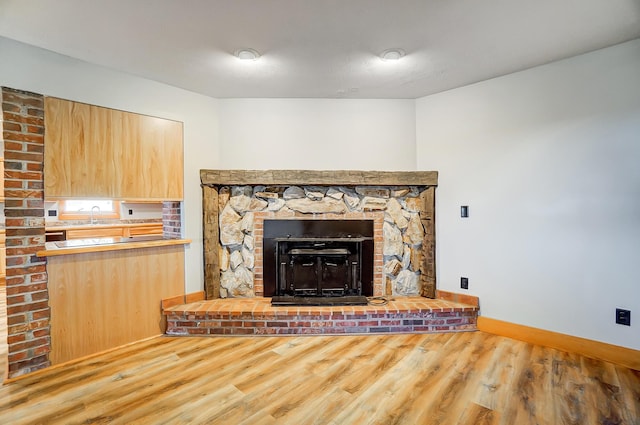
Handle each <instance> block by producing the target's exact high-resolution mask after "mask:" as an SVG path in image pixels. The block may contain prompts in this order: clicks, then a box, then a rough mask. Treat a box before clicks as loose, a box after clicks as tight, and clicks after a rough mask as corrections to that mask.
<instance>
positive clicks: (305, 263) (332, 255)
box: [276, 238, 363, 296]
mask: <svg viewBox="0 0 640 425" xmlns="http://www.w3.org/2000/svg"><path fill="white" fill-rule="evenodd" d="M362 242H363V239H362V238H277V239H276V253H277V254H276V262H277V264H278V270H277V279H276V280H277V288H276V293H277V294H278V295H290V296H349V295H362V282H361V281H360V275H361V270H360V266H361V264H362V261H361V259H360V254H361V251H362Z"/></svg>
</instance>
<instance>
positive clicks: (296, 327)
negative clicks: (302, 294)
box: [163, 295, 478, 336]
mask: <svg viewBox="0 0 640 425" xmlns="http://www.w3.org/2000/svg"><path fill="white" fill-rule="evenodd" d="M203 297H204V295H203ZM197 298H198V297H197V296H196V297H195V298H194V297H193V296H192V297H191V298H190V299H187V300H182V299H180V297H178V298H173V299H170V300H164V301H163V311H164V314H165V316H166V318H167V332H166V333H167V335H183V336H187V335H285V334H290V335H291V334H293V335H301V334H329V335H331V334H335V335H340V334H380V333H431V332H457V331H472V330H475V329H476V320H477V315H478V305H477V299H475V298H474V297H465V299H463V300H462V301H465V302H469V303H470V304H464V303H461V302H455V301H450V300H446V299H428V298H424V297H400V298H396V299H395V300H394V301H390V302H389V304H387V305H385V306H349V307H272V306H271V304H270V301H271V300H270V298H261V297H258V298H245V299H217V300H201V301H194V299H197ZM449 298H451V297H449ZM185 301H187V302H188V303H187V304H184V302H185ZM189 301H193V302H189ZM176 304H177V305H176Z"/></svg>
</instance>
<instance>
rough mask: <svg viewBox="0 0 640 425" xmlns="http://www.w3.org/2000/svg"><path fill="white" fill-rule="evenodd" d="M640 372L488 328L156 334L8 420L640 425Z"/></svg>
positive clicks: (57, 383)
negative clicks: (246, 334)
mask: <svg viewBox="0 0 640 425" xmlns="http://www.w3.org/2000/svg"><path fill="white" fill-rule="evenodd" d="M639 412H640V372H638V371H632V370H630V369H626V368H624V367H620V366H615V365H612V364H610V363H606V362H601V361H597V360H590V359H586V358H584V357H582V356H580V355H577V354H571V353H563V352H560V351H557V350H555V349H550V348H545V347H541V346H534V345H530V344H527V343H524V342H520V341H515V340H511V339H508V338H505V337H501V336H496V335H489V334H485V333H483V332H473V333H452V334H421V335H375V336H372V335H351V336H344V337H337V336H319V337H318V336H312V337H303V336H295V337H207V338H192V337H179V338H167V337H159V338H154V339H151V340H146V341H141V342H140V343H137V344H134V345H132V346H127V347H123V348H121V349H119V350H115V351H112V352H108V353H104V354H101V355H98V356H95V357H91V358H87V359H84V360H81V361H78V362H74V363H70V364H68V365H65V366H61V367H58V368H51V369H50V370H44V371H41V372H38V373H36V374H33V375H32V376H26V377H24V378H21V379H18V380H15V381H12V382H9V383H6V384H5V385H3V386H2V387H0V423H2V424H4V423H7V424H9V423H10V424H12V425H13V424H17V425H20V424H34V423H46V424H73V423H92V424H99V423H109V424H127V425H128V424H145V425H146V424H225V425H226V424H251V425H254V424H265V425H273V424H278V425H280V424H285V425H288V424H292V425H307V424H323V425H326V424H332V425H344V424H358V425H359V424H384V425H388V424H421V425H422V424H473V425H477V424H491V425H498V424H505V425H507V424H508V425H512V424H518V425H520V424H525V425H526V424H538V425H556V424H558V425H560V424H562V425H564V424H580V425H585V424H613V423H618V424H628V425H640V424H639V422H638V413H639Z"/></svg>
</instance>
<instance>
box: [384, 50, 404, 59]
mask: <svg viewBox="0 0 640 425" xmlns="http://www.w3.org/2000/svg"><path fill="white" fill-rule="evenodd" d="M404 55H405V53H404V50H402V49H387V50H385V51H384V52H382V53H380V58H381V59H382V60H383V61H397V60H398V59H400V58H401V57H403V56H404Z"/></svg>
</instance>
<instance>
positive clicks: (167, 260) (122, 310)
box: [37, 235, 191, 365]
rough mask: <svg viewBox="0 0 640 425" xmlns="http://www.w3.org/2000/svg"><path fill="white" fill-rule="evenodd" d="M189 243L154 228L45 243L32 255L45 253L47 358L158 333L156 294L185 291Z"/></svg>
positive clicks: (57, 359) (55, 359) (74, 354)
mask: <svg viewBox="0 0 640 425" xmlns="http://www.w3.org/2000/svg"><path fill="white" fill-rule="evenodd" d="M70 242H72V244H70V245H71V246H66V245H67V244H69V243H70ZM190 242H191V241H190V240H188V239H171V238H164V237H162V236H161V235H160V236H140V237H129V238H125V237H111V238H93V239H75V240H68V241H63V242H47V243H46V244H45V250H42V251H39V252H38V253H37V255H38V256H40V257H47V273H48V275H49V305H50V307H51V353H50V360H51V364H54V365H55V364H60V363H63V362H65V361H69V360H73V359H77V358H80V357H83V356H86V355H89V354H93V353H97V352H100V351H104V350H108V349H110V348H114V347H118V346H121V345H124V344H128V343H130V342H134V341H138V340H141V339H144V338H148V337H152V336H155V335H159V334H162V333H163V332H164V323H163V320H162V315H161V309H160V300H161V299H163V298H168V297H171V296H175V295H176V294H181V293H183V292H184V245H185V244H188V243H190ZM73 245H76V246H73Z"/></svg>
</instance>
